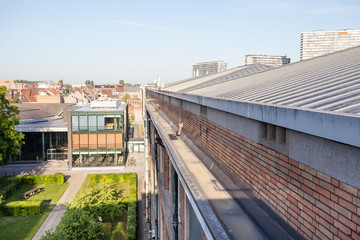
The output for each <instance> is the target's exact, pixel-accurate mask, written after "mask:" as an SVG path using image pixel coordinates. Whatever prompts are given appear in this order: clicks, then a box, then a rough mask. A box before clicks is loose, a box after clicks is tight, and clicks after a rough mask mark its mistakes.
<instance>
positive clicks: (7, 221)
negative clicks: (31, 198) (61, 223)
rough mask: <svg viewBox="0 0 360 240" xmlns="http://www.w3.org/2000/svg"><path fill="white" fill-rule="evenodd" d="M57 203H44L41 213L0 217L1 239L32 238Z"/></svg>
mask: <svg viewBox="0 0 360 240" xmlns="http://www.w3.org/2000/svg"><path fill="white" fill-rule="evenodd" d="M54 207H55V205H44V206H43V209H42V213H41V215H36V216H17V217H0V229H1V231H0V239H7V240H18V239H24V240H31V239H32V238H33V237H34V236H35V234H36V232H37V231H38V230H39V228H40V227H41V225H42V224H43V223H44V221H45V220H46V218H47V217H48V215H49V214H50V212H51V210H52V209H53V208H54Z"/></svg>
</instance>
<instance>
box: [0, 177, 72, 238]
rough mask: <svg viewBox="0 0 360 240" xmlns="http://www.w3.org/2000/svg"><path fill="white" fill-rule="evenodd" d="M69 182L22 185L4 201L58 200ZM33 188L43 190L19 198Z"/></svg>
mask: <svg viewBox="0 0 360 240" xmlns="http://www.w3.org/2000/svg"><path fill="white" fill-rule="evenodd" d="M68 186H69V183H68V182H65V183H64V184H48V185H22V186H21V187H20V188H19V189H18V190H17V191H15V192H14V193H13V194H12V195H11V196H10V197H9V198H8V199H7V200H6V202H12V201H27V200H43V201H46V202H58V201H59V200H60V198H61V196H62V195H63V194H64V192H65V191H66V189H67V188H68ZM33 188H43V189H44V191H43V192H41V193H38V194H36V195H34V196H32V197H29V198H28V199H23V198H20V195H21V194H23V193H24V192H26V191H29V190H31V189H33ZM0 239H1V238H0Z"/></svg>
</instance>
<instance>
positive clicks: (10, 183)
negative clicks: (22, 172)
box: [0, 176, 22, 203]
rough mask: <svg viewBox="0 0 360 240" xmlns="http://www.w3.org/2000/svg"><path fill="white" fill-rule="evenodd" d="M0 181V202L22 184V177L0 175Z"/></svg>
mask: <svg viewBox="0 0 360 240" xmlns="http://www.w3.org/2000/svg"><path fill="white" fill-rule="evenodd" d="M0 182H1V185H2V187H1V189H0V203H1V202H2V201H5V199H7V198H8V197H9V196H10V195H12V194H13V193H14V192H15V191H16V190H18V189H19V188H20V186H21V185H22V177H21V176H11V177H1V179H0Z"/></svg>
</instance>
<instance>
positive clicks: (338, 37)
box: [300, 29, 360, 60]
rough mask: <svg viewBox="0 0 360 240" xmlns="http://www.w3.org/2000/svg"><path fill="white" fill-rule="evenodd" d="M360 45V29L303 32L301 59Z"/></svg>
mask: <svg viewBox="0 0 360 240" xmlns="http://www.w3.org/2000/svg"><path fill="white" fill-rule="evenodd" d="M358 45H360V30H352V29H344V30H338V31H327V32H325V31H321V30H317V31H313V32H304V33H301V46H300V60H305V59H309V58H313V57H318V56H321V55H324V54H328V53H332V52H336V51H340V50H343V49H346V48H349V47H355V46H358Z"/></svg>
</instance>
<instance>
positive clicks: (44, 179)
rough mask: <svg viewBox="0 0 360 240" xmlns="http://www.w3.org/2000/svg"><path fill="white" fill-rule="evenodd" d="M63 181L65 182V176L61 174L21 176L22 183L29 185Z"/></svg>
mask: <svg viewBox="0 0 360 240" xmlns="http://www.w3.org/2000/svg"><path fill="white" fill-rule="evenodd" d="M64 182H65V176H64V175H63V174H53V175H29V176H23V183H24V184H30V185H35V184H63V183H64Z"/></svg>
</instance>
